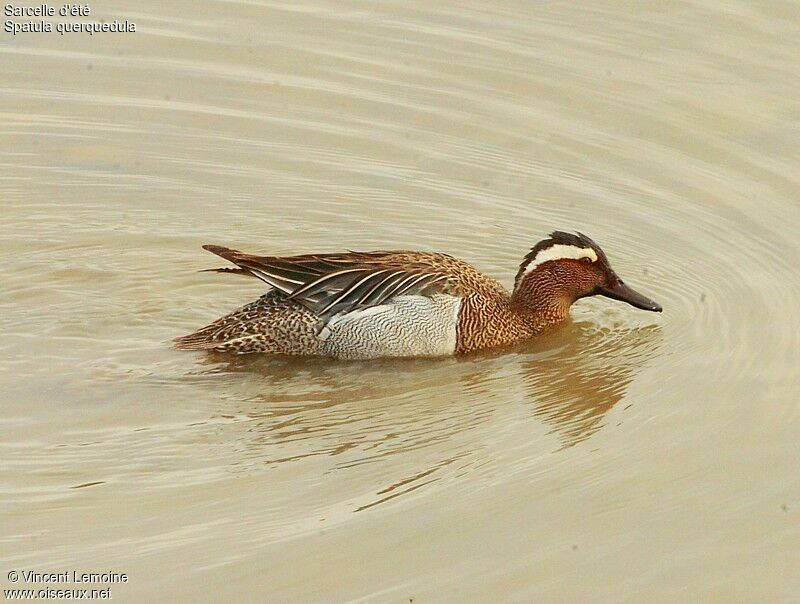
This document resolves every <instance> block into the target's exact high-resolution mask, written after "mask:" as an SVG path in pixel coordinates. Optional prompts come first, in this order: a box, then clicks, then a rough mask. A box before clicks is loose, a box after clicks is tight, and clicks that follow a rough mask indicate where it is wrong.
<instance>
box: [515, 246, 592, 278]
mask: <svg viewBox="0 0 800 604" xmlns="http://www.w3.org/2000/svg"><path fill="white" fill-rule="evenodd" d="M565 258H569V259H571V260H580V259H581V258H591V259H592V262H597V253H596V252H595V251H594V250H593V249H592V248H590V247H577V246H575V245H552V246H550V247H549V248H547V249H546V250H542V251H541V252H539V253H538V254H536V257H535V258H534V259H533V260H531V261H530V263H529V264H528V266H526V267H525V274H526V275H527V274H528V273H529V272H531V271H532V270H534V269H535V268H536V267H537V266H539V265H542V264H544V263H545V262H550V261H551V260H563V259H565Z"/></svg>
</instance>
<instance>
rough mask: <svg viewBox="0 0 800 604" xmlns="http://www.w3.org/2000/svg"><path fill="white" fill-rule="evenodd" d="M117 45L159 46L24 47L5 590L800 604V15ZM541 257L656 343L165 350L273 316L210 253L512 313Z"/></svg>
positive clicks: (200, 7) (500, 17) (14, 71)
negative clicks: (350, 268) (92, 582)
mask: <svg viewBox="0 0 800 604" xmlns="http://www.w3.org/2000/svg"><path fill="white" fill-rule="evenodd" d="M92 10H93V17H92V18H95V19H97V20H99V19H100V18H104V19H106V20H112V19H115V18H116V19H129V20H131V21H134V22H136V25H137V28H138V32H137V33H135V34H110V33H107V34H98V35H95V36H91V37H90V36H88V35H86V34H83V35H81V34H71V35H66V36H63V37H62V36H59V35H58V34H56V33H54V34H28V35H22V36H16V37H13V36H11V35H10V34H7V33H3V34H2V36H1V37H0V115H2V121H1V122H0V140H2V143H3V144H2V147H0V208H1V209H2V222H1V225H0V333H1V334H2V338H0V390H1V391H2V403H1V406H0V425H1V426H2V431H3V432H2V433H3V436H2V441H1V444H0V447H2V470H3V471H2V475H1V476H0V489H1V492H2V499H1V500H0V502H1V503H0V505H2V519H3V520H2V533H0V567H1V568H0V570H1V571H2V573H0V576H1V577H2V580H0V582H2V583H3V586H4V587H8V586H9V585H10V584H9V583H8V580H7V572H8V571H9V570H13V569H19V570H26V569H33V570H37V571H53V572H57V571H62V570H72V569H76V570H78V571H87V572H101V571H109V570H111V571H114V572H120V573H121V572H124V573H127V574H128V575H129V577H130V579H129V582H128V583H127V584H125V585H114V586H112V589H113V596H114V599H117V600H123V601H130V600H143V599H147V600H153V599H162V598H163V599H166V598H170V599H174V598H177V599H179V600H188V599H194V600H202V601H205V600H217V601H218V600H220V599H222V598H236V599H244V600H259V599H267V600H271V601H342V600H359V601H375V602H383V601H393V602H408V601H409V599H411V598H413V599H414V601H415V602H426V601H465V600H472V601H476V600H479V601H497V600H513V601H538V602H543V601H575V600H591V601H609V600H612V601H618V600H627V601H641V600H645V599H648V600H656V601H675V600H697V599H703V600H716V601H731V600H738V601H741V600H744V601H776V600H777V601H790V600H794V601H796V599H797V598H798V597H799V596H798V593H800V445H799V444H798V434H800V408H799V407H798V397H797V391H798V387H797V386H798V367H799V366H800V318H798V312H797V308H798V301H799V300H800V268H799V267H800V205H799V203H800V170H798V162H800V101H798V99H800V62H799V61H798V60H797V59H798V56H800V7H798V5H796V4H792V3H784V2H778V1H769V2H759V3H757V4H756V3H748V2H684V3H652V6H651V7H650V8H647V7H646V6H645V5H643V4H630V3H622V2H605V3H591V4H590V3H577V4H576V3H572V2H552V3H542V4H539V3H537V4H533V3H526V2H505V3H500V2H466V3H465V2H407V1H404V2H399V1H396V2H395V1H391V2H380V3H371V2H350V1H347V2H329V1H325V0H301V1H298V2H292V3H279V2H269V1H260V0H254V1H250V2H232V1H231V2H208V1H205V0H203V1H199V2H186V1H184V2H176V3H170V2H158V3H156V2H136V3H133V2H120V1H107V2H102V3H99V2H98V3H96V4H94V5H92ZM74 20H80V19H74ZM84 20H85V19H84ZM89 20H91V19H89ZM554 228H561V229H572V230H575V229H577V230H582V231H584V232H586V233H588V234H589V235H591V236H592V237H593V238H595V239H596V240H597V241H598V242H599V243H600V244H601V245H603V247H604V248H605V250H606V252H607V253H608V255H609V256H610V258H611V260H612V262H613V264H614V266H615V268H616V269H617V271H618V272H619V273H620V275H622V276H623V278H625V279H626V280H628V281H629V282H630V283H632V284H633V285H635V286H637V287H638V288H639V289H640V290H641V291H642V292H643V293H645V294H647V295H650V296H652V297H653V298H655V299H656V300H658V301H659V302H661V303H662V304H663V306H664V308H665V312H664V313H663V315H654V314H651V313H643V312H640V311H637V310H635V309H632V308H630V307H627V306H624V305H621V304H619V303H615V302H612V301H609V300H587V301H581V302H580V303H579V304H577V305H576V306H575V308H574V311H573V318H574V320H573V322H572V323H570V324H568V325H565V326H564V327H563V328H561V329H559V330H557V331H555V332H554V333H552V334H550V335H548V336H546V337H543V338H541V339H539V340H538V341H536V342H533V343H531V344H530V345H526V346H523V347H520V348H518V349H514V350H513V351H509V352H506V353H503V354H484V355H478V356H475V357H470V358H468V359H463V360H454V359H451V360H440V361H431V360H412V361H407V362H397V361H391V362H390V361H380V362H371V363H338V364H337V363H334V362H325V361H320V360H312V361H287V360H270V359H267V358H255V357H252V358H226V357H206V356H203V355H200V354H194V353H186V352H178V351H175V350H172V349H171V348H170V346H169V341H170V339H171V338H172V337H174V336H177V335H181V334H184V333H187V332H188V331H191V330H192V329H194V328H196V327H198V326H200V325H203V324H205V323H206V322H208V321H209V320H211V319H213V318H215V317H217V316H219V315H220V314H222V313H224V312H226V311H228V310H230V309H232V308H234V307H236V306H238V305H240V304H243V303H244V302H247V301H249V300H250V299H252V298H254V297H256V296H257V295H259V293H260V292H261V291H262V289H261V287H260V286H259V284H258V283H256V282H246V281H243V280H241V279H238V278H234V277H228V276H225V275H215V274H210V273H200V272H198V270H199V269H203V268H208V267H214V266H219V264H218V262H217V261H216V260H215V259H214V258H213V257H212V256H210V255H209V254H207V253H205V252H203V251H202V250H201V249H200V245H201V244H204V243H216V244H223V245H231V246H234V247H238V248H241V249H244V250H248V251H253V252H262V253H268V254H291V253H301V252H310V251H336V250H341V249H343V248H354V249H374V248H396V247H402V248H419V249H430V250H439V251H445V252H449V253H451V254H454V255H457V256H460V257H463V258H465V259H467V260H469V261H470V262H473V263H474V264H475V265H476V266H478V267H479V268H481V269H482V270H485V271H486V272H488V273H490V274H491V275H493V276H495V277H497V278H500V279H502V280H503V281H504V282H506V283H507V284H508V283H510V281H511V279H512V277H513V274H514V272H515V268H516V266H517V264H518V263H519V261H520V259H521V257H522V255H523V254H524V253H525V251H527V249H528V248H529V247H530V246H532V245H533V244H534V243H535V242H536V241H537V240H538V239H540V238H541V237H542V236H543V235H545V234H546V233H547V232H549V231H550V230H552V229H554ZM15 586H17V587H20V586H22V587H24V585H22V584H20V583H17V584H15ZM29 587H30V585H29ZM33 587H42V585H35V586H33Z"/></svg>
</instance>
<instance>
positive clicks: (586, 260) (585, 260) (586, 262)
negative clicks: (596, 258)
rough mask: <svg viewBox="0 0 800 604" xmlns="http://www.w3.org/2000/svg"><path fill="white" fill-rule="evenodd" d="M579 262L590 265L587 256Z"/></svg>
mask: <svg viewBox="0 0 800 604" xmlns="http://www.w3.org/2000/svg"><path fill="white" fill-rule="evenodd" d="M581 262H583V263H584V264H591V263H592V259H591V258H589V256H584V257H583V258H581Z"/></svg>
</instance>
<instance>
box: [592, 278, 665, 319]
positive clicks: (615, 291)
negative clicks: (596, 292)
mask: <svg viewBox="0 0 800 604" xmlns="http://www.w3.org/2000/svg"><path fill="white" fill-rule="evenodd" d="M600 295H601V296H605V297H607V298H613V299H614V300H619V301H620V302H627V303H628V304H630V305H631V306H635V307H636V308H641V309H642V310H649V311H652V312H661V311H662V310H663V309H662V308H661V305H660V304H658V303H657V302H654V301H653V300H651V299H650V298H648V297H646V296H643V295H642V294H640V293H639V292H637V291H636V290H635V289H633V288H631V287H628V286H627V285H625V284H624V283H622V282H618V283H616V284H615V285H611V286H609V287H601V288H600Z"/></svg>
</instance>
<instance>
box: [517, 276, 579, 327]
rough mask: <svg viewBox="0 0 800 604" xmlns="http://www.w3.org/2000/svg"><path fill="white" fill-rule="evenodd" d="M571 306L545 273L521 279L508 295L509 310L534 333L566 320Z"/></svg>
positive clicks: (556, 284)
mask: <svg viewBox="0 0 800 604" xmlns="http://www.w3.org/2000/svg"><path fill="white" fill-rule="evenodd" d="M572 302H573V300H572V297H571V296H570V295H569V294H568V293H567V292H565V291H564V290H563V288H562V287H561V285H560V284H559V283H557V282H556V280H555V278H554V277H553V275H552V274H550V273H549V272H548V271H534V272H532V273H530V274H528V275H524V276H523V278H522V279H521V280H520V282H519V283H518V284H517V287H515V288H514V293H512V294H511V308H512V310H513V311H514V313H515V314H517V315H518V316H519V317H520V318H521V319H522V320H523V321H524V322H525V324H526V325H528V326H529V328H530V329H531V330H532V331H533V332H534V333H535V332H539V331H542V330H543V329H545V328H546V327H549V326H550V325H554V324H556V323H560V322H561V321H563V320H565V319H566V318H567V317H568V316H569V307H570V306H571V305H572Z"/></svg>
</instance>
